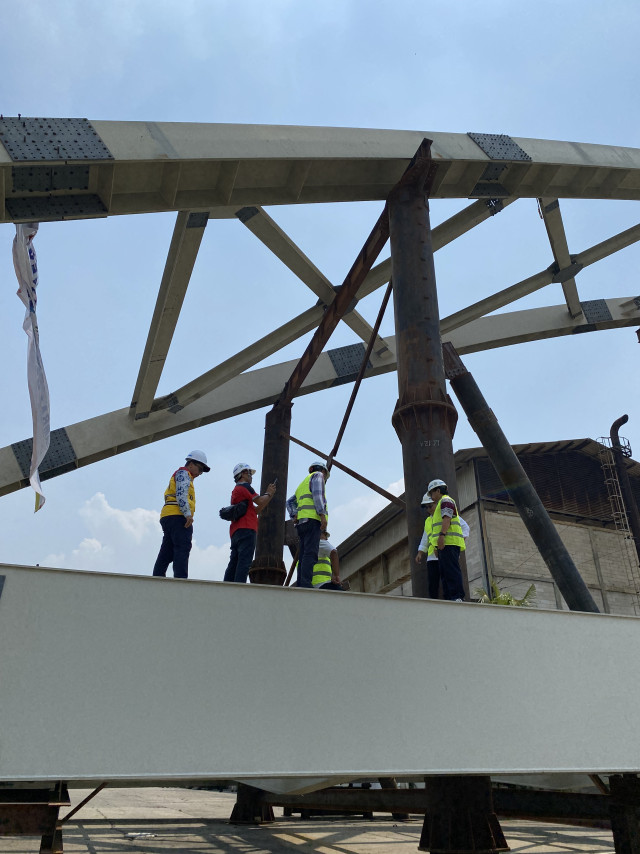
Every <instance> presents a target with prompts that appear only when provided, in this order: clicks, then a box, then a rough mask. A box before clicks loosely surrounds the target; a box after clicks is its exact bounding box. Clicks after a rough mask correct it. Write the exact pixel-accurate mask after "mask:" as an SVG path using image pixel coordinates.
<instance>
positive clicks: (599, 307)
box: [580, 299, 613, 323]
mask: <svg viewBox="0 0 640 854" xmlns="http://www.w3.org/2000/svg"><path fill="white" fill-rule="evenodd" d="M580 307H581V308H582V311H583V314H584V318H585V320H586V321H587V323H603V322H606V321H608V320H612V319H613V318H612V317H611V312H610V311H609V306H608V305H607V301H606V300H604V299H590V300H584V302H581V303H580Z"/></svg>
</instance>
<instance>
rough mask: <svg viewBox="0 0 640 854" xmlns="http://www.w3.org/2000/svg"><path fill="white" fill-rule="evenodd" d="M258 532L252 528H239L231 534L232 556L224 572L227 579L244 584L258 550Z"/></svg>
mask: <svg viewBox="0 0 640 854" xmlns="http://www.w3.org/2000/svg"><path fill="white" fill-rule="evenodd" d="M256 534H257V532H256V531H254V530H253V529H251V528H238V530H237V531H234V532H233V534H232V536H231V557H230V558H229V563H228V565H227V568H226V570H225V573H224V580H225V581H237V582H239V583H240V584H244V583H245V582H246V580H247V577H248V575H249V568H250V567H251V561H252V560H253V553H254V552H255V550H256Z"/></svg>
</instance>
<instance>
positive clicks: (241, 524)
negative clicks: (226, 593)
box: [224, 463, 276, 584]
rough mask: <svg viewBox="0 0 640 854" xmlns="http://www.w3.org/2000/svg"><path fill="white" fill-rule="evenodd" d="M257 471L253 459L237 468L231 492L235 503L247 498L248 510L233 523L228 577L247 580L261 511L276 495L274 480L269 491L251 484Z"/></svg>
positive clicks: (226, 574)
mask: <svg viewBox="0 0 640 854" xmlns="http://www.w3.org/2000/svg"><path fill="white" fill-rule="evenodd" d="M255 473H256V470H255V469H252V468H251V466H250V465H249V463H238V465H237V466H236V467H235V468H234V470H233V479H234V480H235V482H236V485H235V486H234V488H233V492H232V493H231V503H232V504H239V503H240V502H241V501H246V502H247V512H246V513H245V514H244V516H241V517H240V518H239V519H236V521H235V522H232V523H231V526H230V528H229V533H230V535H231V557H230V558H229V564H228V566H227V568H226V570H225V573H224V580H225V581H237V582H239V583H240V584H244V583H245V582H246V580H247V576H248V575H249V567H250V566H251V562H252V561H253V555H254V552H255V550H256V535H257V532H258V513H260V512H261V511H262V510H264V508H265V507H266V506H267V504H268V503H269V502H270V501H271V499H272V498H273V496H274V494H275V491H276V485H275V483H270V484H269V486H268V487H267V492H266V495H258V493H257V492H256V491H255V489H254V488H253V487H252V486H251V481H252V480H253V476H254V474H255Z"/></svg>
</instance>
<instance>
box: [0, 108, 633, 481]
mask: <svg viewBox="0 0 640 854" xmlns="http://www.w3.org/2000/svg"><path fill="white" fill-rule="evenodd" d="M425 137H428V138H429V139H431V140H433V144H432V148H431V151H432V156H433V162H434V165H435V167H436V168H435V175H434V180H433V186H432V190H431V193H430V196H431V198H435V199H470V200H473V201H471V204H469V205H468V206H467V207H466V208H465V209H464V210H462V211H461V212H459V213H457V214H456V215H455V216H452V217H451V218H450V219H448V220H446V221H445V222H443V223H442V224H441V225H439V226H437V227H436V228H434V229H433V234H432V238H433V248H434V250H438V249H441V248H442V247H443V246H446V245H447V244H449V243H451V242H452V241H454V240H455V239H456V238H458V237H460V236H461V235H463V234H465V233H467V232H468V231H470V230H471V229H473V228H475V227H476V226H478V225H480V224H481V223H482V222H484V221H485V220H487V219H489V218H490V217H491V216H493V215H495V214H497V213H499V212H500V211H502V210H504V209H505V208H507V207H508V206H509V205H510V204H512V203H513V202H515V201H516V200H517V199H538V200H539V204H540V210H541V214H542V216H543V218H544V222H545V225H546V228H547V233H548V236H549V241H550V245H551V250H552V253H553V258H554V261H553V263H552V264H551V266H549V267H548V268H546V269H544V270H540V271H538V272H535V273H534V274H533V275H531V276H529V277H528V278H527V279H524V280H523V281H521V282H517V283H515V284H513V285H511V286H510V287H508V288H505V289H504V290H501V291H498V292H496V293H494V294H493V295H492V296H490V297H487V298H486V299H482V300H480V301H478V302H476V303H473V304H471V305H468V306H467V307H466V308H464V309H462V310H461V311H458V312H456V313H454V314H452V315H450V316H448V317H445V318H443V319H442V321H441V334H442V340H443V341H451V342H452V343H453V344H454V346H455V347H456V349H457V351H458V352H459V353H460V354H465V353H473V352H477V351H480V350H486V349H490V348H494V347H503V346H506V345H509V344H516V343H520V342H523V341H534V340H540V339H543V338H551V337H557V336H561V335H572V334H576V333H581V332H591V331H595V330H602V329H614V328H621V327H625V326H635V325H638V324H640V297H638V296H626V297H625V296H622V297H618V298H607V299H598V300H588V301H581V300H580V296H579V293H578V288H577V284H576V276H577V275H578V274H579V272H580V271H581V270H582V269H584V268H585V267H587V266H589V265H591V264H594V263H596V262H597V261H600V260H602V259H603V258H606V257H608V256H610V255H612V254H613V253H615V252H618V251H619V250H621V249H623V248H625V247H627V246H630V245H631V244H633V243H635V242H637V241H638V240H640V224H638V225H636V226H633V227H632V228H629V229H627V230H625V231H623V232H621V233H619V234H616V235H614V236H611V237H609V238H607V239H605V240H603V241H602V242H601V243H598V244H597V245H595V246H592V247H590V248H588V249H586V250H584V251H582V252H580V253H579V254H571V252H570V249H569V246H568V243H567V238H566V235H565V230H564V226H563V221H562V214H561V210H560V203H559V200H560V199H624V200H640V149H635V148H622V147H617V146H606V145H591V144H578V143H573V142H557V141H547V140H538V139H525V138H511V137H508V136H505V135H497V134H496V135H492V134H459V133H458V134H454V133H429V132H414V131H388V130H361V129H353V128H316V127H279V126H265V125H215V124H214V125H211V124H177V123H150V122H103V121H93V122H89V121H87V120H86V119H42V118H40V119H37V118H35V119H34V118H28V119H26V118H25V119H23V118H21V117H19V118H0V143H1V144H0V217H1V219H0V221H3V222H25V221H27V222H29V221H40V222H43V221H55V220H57V221H60V220H72V219H90V218H97V217H105V216H113V215H125V214H127V215H128V214H142V213H153V212H160V211H176V212H177V218H176V223H175V228H174V233H173V237H172V240H171V244H170V246H169V251H168V255H167V261H166V265H165V270H164V274H163V276H162V280H161V282H160V287H159V291H158V297H157V302H156V306H155V311H154V314H153V318H152V321H151V327H150V329H149V333H148V337H147V342H146V346H145V349H144V354H143V357H142V363H141V365H140V370H139V373H138V378H137V381H136V384H135V389H134V393H133V399H132V401H131V404H130V406H126V407H124V408H122V409H120V410H116V411H114V412H110V413H106V414H104V415H98V416H97V417H95V418H91V419H89V420H87V421H82V422H79V423H76V424H72V425H69V426H67V427H66V428H61V429H59V430H55V431H53V432H52V434H51V447H50V450H49V453H48V454H47V457H45V460H44V462H43V464H42V465H41V467H40V473H41V476H42V477H43V479H46V478H48V477H54V476H56V475H59V474H63V473H64V472H66V471H70V470H72V469H74V468H77V467H79V466H84V465H88V464H90V463H93V462H96V461H98V460H101V459H104V458H106V457H109V456H113V455H114V454H118V453H122V452H124V451H128V450H131V449H133V448H136V447H139V446H141V445H144V444H147V443H149V442H152V441H157V440H159V439H163V438H165V437H167V436H172V435H175V434H178V433H182V432H184V431H187V430H191V429H193V428H195V427H199V426H202V425H205V424H209V423H212V422H215V421H220V420H223V419H225V418H229V417H231V416H233V415H237V414H239V413H242V412H248V411H250V410H254V409H257V408H260V407H262V406H265V405H268V404H271V403H273V401H274V400H275V399H276V398H277V397H278V395H279V393H280V391H281V390H282V387H283V386H284V383H285V382H286V380H287V379H288V378H289V376H290V374H291V372H292V370H293V368H294V366H295V362H293V361H289V362H282V363H280V364H278V365H272V366H270V367H263V368H255V366H256V365H257V364H259V363H260V362H261V361H262V360H264V359H265V358H267V357H268V356H271V355H272V354H274V353H276V352H278V351H279V350H281V349H282V348H283V347H285V346H286V345H287V344H289V343H291V342H292V341H295V340H296V339H298V338H300V337H301V336H303V335H305V334H306V333H307V332H309V331H310V330H312V329H314V328H315V327H316V326H317V325H318V324H319V322H320V320H321V318H322V316H323V313H324V311H325V310H326V308H327V306H328V305H329V304H330V303H331V302H332V301H333V299H334V297H335V295H336V289H335V287H334V285H333V284H332V283H331V282H330V281H329V280H328V279H327V278H326V277H325V276H324V275H323V274H322V273H321V272H320V270H318V268H317V267H316V266H315V265H314V264H313V262H312V261H311V260H310V259H309V258H308V257H307V256H306V255H305V254H304V253H303V252H302V251H301V250H300V249H299V248H298V247H297V246H296V245H295V243H294V242H293V241H292V240H291V239H290V238H289V237H288V236H287V234H285V232H284V231H283V230H282V229H281V228H280V227H279V226H278V225H277V223H276V222H275V221H274V220H273V219H272V218H271V216H269V215H268V214H267V213H266V212H265V211H264V210H263V206H266V205H268V206H271V205H279V204H286V205H291V204H312V203H318V202H353V201H370V200H384V199H385V198H386V197H387V195H388V193H389V191H390V190H391V189H392V188H393V186H394V185H395V184H396V182H397V181H398V180H399V178H400V176H401V175H402V173H403V171H404V170H405V168H406V167H407V164H408V163H409V161H410V159H411V157H412V156H413V154H414V152H415V151H416V149H417V148H418V146H419V145H420V143H421V142H422V140H423V138H425ZM224 218H227V219H231V218H237V219H238V221H239V223H242V224H243V225H244V227H246V228H247V229H249V230H250V231H251V232H252V233H253V234H254V235H255V236H256V237H257V238H258V239H259V240H260V241H262V243H264V244H265V246H267V247H268V249H270V250H271V252H273V254H274V255H275V256H276V257H277V258H279V259H280V261H281V262H282V263H283V264H285V265H286V266H287V267H288V268H289V269H290V270H291V271H292V272H293V273H294V274H295V275H296V276H297V277H298V278H299V279H300V281H301V282H302V283H303V284H305V285H306V286H307V287H308V288H309V289H310V290H311V291H312V292H313V293H314V294H315V295H316V297H317V298H318V302H317V304H315V305H313V306H312V307H311V308H309V309H308V310H307V311H305V312H303V313H302V314H300V315H298V316H297V317H294V318H292V319H291V320H289V321H288V322H287V323H285V324H283V325H282V326H280V327H279V328H277V329H274V330H273V331H272V332H271V333H269V334H268V335H266V336H265V337H263V338H261V339H260V340H259V341H256V342H255V343H254V344H251V345H250V346H248V347H246V348H245V349H244V350H242V351H240V352H239V353H236V354H235V355H234V356H233V357H231V358H229V359H226V360H225V361H223V362H221V363H220V364H219V365H216V366H215V367H213V368H212V369H211V370H209V371H207V372H206V373H204V374H202V375H201V376H199V377H197V378H195V379H193V380H192V381H191V382H189V383H187V384H186V385H185V386H183V387H181V388H179V389H176V390H175V391H174V392H173V393H172V394H170V395H166V396H163V397H158V396H157V389H158V384H159V381H160V377H161V374H162V370H163V367H164V363H165V360H166V357H167V353H168V351H169V347H170V344H171V340H172V337H173V333H174V330H175V327H176V324H177V322H178V317H179V314H180V309H181V306H182V302H183V300H184V297H185V293H186V290H187V287H188V284H189V279H190V276H191V272H192V270H193V267H194V264H195V260H196V256H197V254H198V249H199V247H200V243H201V241H202V237H203V234H204V231H205V228H206V226H207V224H208V222H209V220H210V219H224ZM390 276H391V260H390V259H389V260H387V261H384V262H382V263H381V264H378V266H376V267H374V268H373V269H372V270H371V272H370V273H369V275H368V276H367V277H366V279H365V281H364V283H363V285H362V286H361V288H360V290H359V291H358V299H362V298H364V297H365V296H367V295H368V294H371V293H372V292H373V291H375V290H376V289H377V288H379V287H381V286H382V285H384V284H386V283H387V282H388V281H389V279H390ZM553 283H556V284H560V285H561V287H562V291H563V295H564V303H563V304H562V305H550V306H546V307H544V308H535V309H529V310H524V311H512V312H506V313H501V314H499V315H491V316H488V315H489V314H490V312H494V311H495V310H496V309H500V308H504V307H505V306H508V305H510V304H511V303H512V302H514V301H516V300H518V299H520V298H522V297H524V296H526V295H527V294H531V293H533V292H535V291H537V290H539V289H541V288H543V287H545V286H547V285H550V284H553ZM344 322H345V323H346V324H347V325H348V326H349V327H350V328H351V329H352V330H353V331H354V332H355V333H356V335H357V336H358V337H360V338H361V339H362V340H363V341H364V342H368V341H369V338H370V336H371V333H372V329H371V327H370V325H369V324H368V323H367V321H366V320H365V319H364V318H363V317H362V316H361V315H360V314H359V313H358V311H357V304H355V303H354V305H353V306H352V307H351V310H350V311H349V313H348V314H347V315H346V316H345V318H344ZM363 353H364V344H360V345H352V346H348V347H341V348H337V349H334V350H328V351H326V352H325V353H323V354H322V355H321V357H320V358H319V360H318V362H317V363H316V365H315V368H314V370H313V371H312V373H311V374H310V376H309V377H308V378H307V380H306V381H305V383H304V385H303V387H302V390H301V393H302V394H308V393H311V392H314V391H318V390H320V389H323V388H328V387H331V386H333V385H336V384H339V383H344V382H349V381H353V380H354V379H355V377H356V374H357V371H358V367H359V363H360V360H361V359H362V355H363ZM370 361H371V367H370V369H369V370H368V371H367V374H366V376H375V375H378V374H381V373H385V372H389V371H393V370H395V368H396V359H395V342H394V337H393V336H389V337H387V338H384V339H383V338H381V337H380V336H377V338H376V340H375V344H374V347H373V351H372V354H371V360H370ZM30 458H31V440H25V441H23V442H17V443H15V444H13V445H11V446H8V447H5V448H1V449H0V495H3V494H7V493H9V492H13V491H15V490H17V489H20V488H21V487H24V486H26V485H28V468H29V461H30Z"/></svg>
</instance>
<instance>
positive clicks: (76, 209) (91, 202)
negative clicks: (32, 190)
mask: <svg viewBox="0 0 640 854" xmlns="http://www.w3.org/2000/svg"><path fill="white" fill-rule="evenodd" d="M5 205H6V208H7V211H8V213H9V216H10V217H11V219H13V220H16V221H17V220H23V221H25V222H55V221H59V220H64V219H74V218H75V217H82V218H84V217H91V216H96V217H99V216H106V215H107V209H106V207H105V205H104V204H103V202H102V200H101V199H100V197H99V196H96V195H94V194H93V193H88V194H87V195H85V196H81V195H77V196H75V195H74V196H29V197H28V198H17V199H11V198H7V199H6V201H5Z"/></svg>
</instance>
